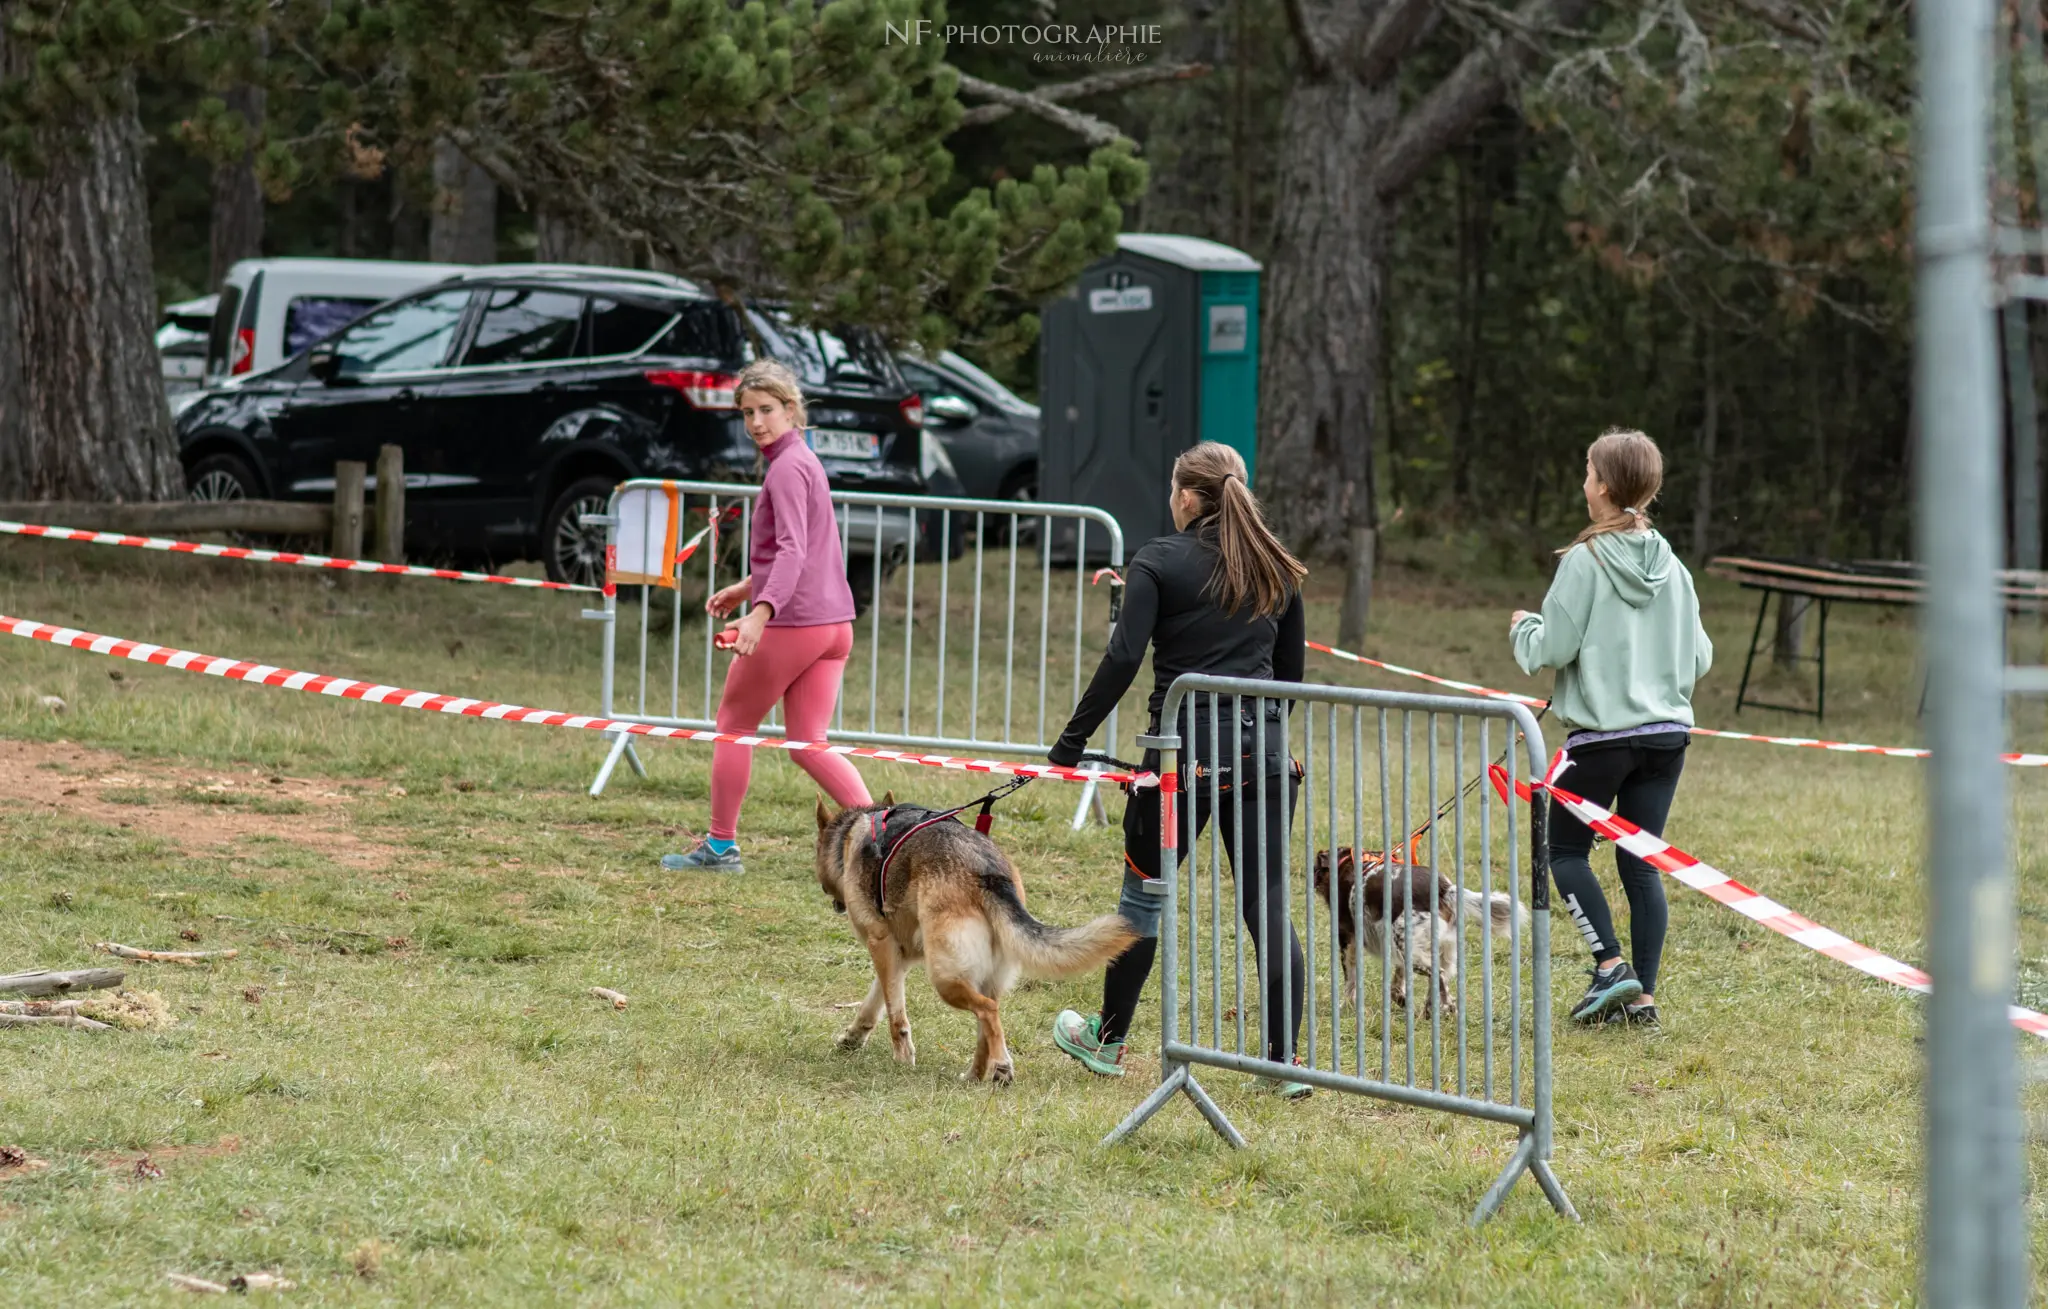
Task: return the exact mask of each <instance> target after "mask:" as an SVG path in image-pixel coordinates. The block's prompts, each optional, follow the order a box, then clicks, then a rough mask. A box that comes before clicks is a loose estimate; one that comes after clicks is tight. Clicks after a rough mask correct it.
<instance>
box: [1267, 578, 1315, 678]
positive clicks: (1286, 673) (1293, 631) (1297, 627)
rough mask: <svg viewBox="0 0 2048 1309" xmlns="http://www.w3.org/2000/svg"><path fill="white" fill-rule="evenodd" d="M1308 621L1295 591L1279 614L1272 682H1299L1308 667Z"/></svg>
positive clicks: (1299, 596)
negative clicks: (1278, 630)
mask: <svg viewBox="0 0 2048 1309" xmlns="http://www.w3.org/2000/svg"><path fill="white" fill-rule="evenodd" d="M1307 642H1308V620H1307V618H1306V617H1304V616H1303V614H1302V611H1301V592H1299V591H1296V592H1295V593H1294V595H1293V597H1292V598H1290V599H1289V600H1288V601H1287V608H1286V609H1285V610H1283V611H1282V612H1281V614H1280V632H1279V635H1278V636H1276V637H1274V639H1273V680H1274V681H1276V682H1299V681H1300V680H1301V679H1302V674H1303V672H1304V671H1305V670H1306V668H1307V665H1308V644H1307Z"/></svg>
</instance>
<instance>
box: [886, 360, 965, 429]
mask: <svg viewBox="0 0 2048 1309" xmlns="http://www.w3.org/2000/svg"><path fill="white" fill-rule="evenodd" d="M896 371H897V372H899V373H902V374H903V380H904V382H905V383H906V384H908V385H909V387H910V389H911V390H913V391H915V392H917V394H918V396H919V397H920V398H922V399H923V400H924V407H925V412H926V413H927V414H932V415H936V416H937V417H940V418H943V419H947V420H950V421H952V422H955V423H964V422H968V421H970V420H971V419H973V418H974V417H976V416H977V415H979V414H980V412H981V406H980V405H978V404H976V403H975V401H974V397H973V396H972V395H971V394H969V393H968V391H967V389H966V388H965V387H963V386H961V385H960V384H959V383H957V382H955V381H953V379H951V378H949V377H947V376H946V375H945V374H944V373H941V372H938V371H937V370H935V369H931V368H926V367H925V366H924V365H923V364H916V363H912V362H910V361H909V360H907V359H898V360H897V361H896ZM933 401H939V402H940V404H941V408H940V409H935V408H934V407H933V403H932V402H933ZM941 409H942V410H943V412H942V411H941Z"/></svg>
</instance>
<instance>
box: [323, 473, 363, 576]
mask: <svg viewBox="0 0 2048 1309" xmlns="http://www.w3.org/2000/svg"><path fill="white" fill-rule="evenodd" d="M363 472H364V468H363V465H362V463H361V461H359V460H354V459H344V460H342V461H341V462H340V463H338V464H336V465H335V466H334V532H333V535H332V537H331V538H330V539H329V541H328V545H327V553H329V554H331V555H333V556H334V557H335V558H337V559H360V558H362V557H363Z"/></svg>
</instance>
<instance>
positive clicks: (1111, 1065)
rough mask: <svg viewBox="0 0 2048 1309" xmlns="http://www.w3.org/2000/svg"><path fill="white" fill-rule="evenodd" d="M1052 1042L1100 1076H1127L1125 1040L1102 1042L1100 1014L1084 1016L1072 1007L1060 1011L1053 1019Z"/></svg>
mask: <svg viewBox="0 0 2048 1309" xmlns="http://www.w3.org/2000/svg"><path fill="white" fill-rule="evenodd" d="M1052 1043H1053V1044H1054V1045H1056V1046H1058V1047H1059V1048H1060V1049H1062V1050H1065V1051H1066V1052H1067V1053H1068V1054H1070V1055H1072V1056H1074V1058H1076V1059H1078V1060H1080V1061H1081V1066H1082V1067H1083V1068H1086V1069H1087V1070H1088V1071H1089V1072H1091V1073H1094V1074H1096V1075H1097V1076H1099V1077H1122V1076H1123V1075H1124V1043H1123V1042H1122V1041H1110V1042H1107V1043H1105V1042H1104V1041H1103V1039H1102V1015H1101V1014H1096V1015H1094V1016H1093V1017H1091V1018H1083V1017H1082V1016H1081V1015H1079V1014H1077V1013H1075V1012H1074V1011H1073V1010H1071V1009H1062V1010H1060V1012H1059V1017H1057V1018H1055V1019H1053V1020H1052Z"/></svg>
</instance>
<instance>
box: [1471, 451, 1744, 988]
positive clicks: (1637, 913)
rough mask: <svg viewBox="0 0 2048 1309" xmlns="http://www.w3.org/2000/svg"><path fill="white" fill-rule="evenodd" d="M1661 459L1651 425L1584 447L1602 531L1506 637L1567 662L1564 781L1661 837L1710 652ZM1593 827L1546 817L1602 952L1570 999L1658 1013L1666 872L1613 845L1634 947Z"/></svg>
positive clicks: (1551, 661) (1573, 548)
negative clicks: (1673, 541)
mask: <svg viewBox="0 0 2048 1309" xmlns="http://www.w3.org/2000/svg"><path fill="white" fill-rule="evenodd" d="M1663 484H1664V457H1663V455H1662V454H1660V453H1659V452H1658V450H1657V444H1656V442H1654V441H1652V440H1651V439H1650V438H1649V437H1647V436H1645V435H1643V434H1642V433H1641V432H1627V431H1612V432H1608V433H1607V434H1606V435H1604V436H1602V437H1601V438H1600V439H1599V440H1597V441H1595V442H1593V445H1592V447H1591V448H1590V449H1588V450H1587V451H1586V487H1585V490H1586V514H1587V516H1588V517H1589V518H1591V519H1592V520H1593V521H1592V525H1591V526H1589V527H1588V528H1586V530H1585V531H1583V532H1580V533H1579V535H1578V538H1577V539H1576V540H1574V541H1573V542H1572V543H1571V545H1569V546H1567V547H1566V548H1565V549H1564V550H1562V551H1560V552H1559V553H1561V554H1562V555H1563V556H1564V557H1563V558H1562V559H1560V560H1559V561H1558V565H1557V576H1556V577H1555V578H1554V579H1552V581H1551V584H1550V594H1549V595H1547V596H1545V597H1544V598H1543V610H1542V612H1541V613H1533V614H1532V613H1529V612H1527V611H1525V610H1519V609H1518V610H1516V611H1515V615H1514V617H1513V618H1512V619H1511V620H1510V626H1509V635H1510V638H1511V639H1512V640H1513V642H1514V648H1515V662H1516V663H1518V664H1520V665H1521V666H1522V671H1523V672H1525V673H1531V674H1533V673H1535V672H1536V671H1537V670H1538V669H1541V668H1554V669H1556V670H1557V683H1556V686H1555V688H1554V690H1553V691H1552V693H1551V698H1550V707H1551V709H1552V710H1554V711H1555V712H1556V714H1557V717H1558V721H1559V722H1561V723H1562V724H1563V725H1564V727H1565V730H1566V732H1567V735H1566V737H1565V742H1564V745H1565V751H1566V754H1567V756H1568V757H1569V758H1570V760H1571V764H1570V767H1569V768H1568V769H1567V771H1566V772H1565V773H1564V775H1563V776H1562V777H1560V778H1559V779H1558V784H1559V785H1560V786H1561V787H1563V788H1564V789H1565V790H1568V791H1571V792H1573V793H1574V794H1576V795H1580V796H1583V797H1585V798H1586V799H1588V800H1591V801H1592V802H1593V803H1595V804H1597V805H1600V806H1602V807H1603V808H1607V809H1611V810H1613V811H1614V812H1615V813H1618V814H1620V815H1621V816H1622V817H1623V818H1626V819H1628V820H1629V821H1630V822H1632V823H1634V824H1636V825H1637V826H1638V827H1640V828H1642V829H1643V830H1644V831H1646V832H1650V833H1652V834H1654V835H1662V834H1663V831H1664V820H1665V818H1666V817H1667V816H1668V815H1669V814H1670V812H1671V798H1672V796H1673V795H1674V794H1676V793H1677V790H1678V775H1679V774H1680V773H1681V772H1682V771H1683V770H1684V768H1685V746H1686V741H1687V740H1688V739H1689V732H1690V729H1691V728H1692V726H1693V717H1692V688H1693V684H1694V683H1695V682H1697V681H1698V680H1699V679H1700V678H1701V677H1702V676H1704V675H1705V674H1706V671H1707V668H1708V666H1709V665H1710V664H1712V662H1713V659H1714V646H1713V643H1712V642H1711V641H1709V640H1708V639H1707V633H1706V630H1705V629H1704V628H1702V627H1701V626H1700V605H1699V597H1698V596H1697V595H1695V594H1694V592H1693V585H1692V574H1690V573H1688V572H1686V570H1685V565H1683V564H1681V563H1679V562H1678V560H1677V558H1676V557H1675V556H1673V555H1672V553H1671V546H1670V544H1669V543H1668V542H1667V541H1665V539H1664V538H1663V537H1662V536H1661V535H1659V534H1658V533H1657V532H1656V531H1655V530H1654V529H1652V528H1651V526H1650V514H1649V506H1650V502H1651V501H1652V500H1655V499H1656V498H1657V492H1658V490H1659V489H1660V488H1661V487H1662V486H1663ZM1592 853H1593V832H1592V829H1590V828H1588V827H1587V826H1586V825H1585V824H1584V823H1582V822H1580V821H1579V820H1578V819H1577V818H1576V817H1574V816H1573V815H1572V814H1570V813H1569V812H1567V811H1566V810H1564V809H1561V808H1555V807H1553V808H1552V809H1551V811H1550V871H1551V875H1552V876H1553V877H1554V878H1556V880H1557V889H1558V892H1559V894H1561V895H1562V896H1563V897H1564V907H1565V910H1566V912H1568V913H1569V914H1571V916H1572V921H1573V923H1574V924H1575V925H1576V926H1577V927H1578V929H1579V934H1580V935H1581V936H1583V937H1585V939H1586V944H1587V945H1588V946H1589V947H1591V949H1592V952H1593V983H1592V985H1591V986H1590V987H1588V988H1587V990H1586V994H1585V997H1584V998H1583V999H1581V1000H1580V1001H1579V1003H1578V1004H1576V1005H1574V1006H1573V1007H1572V1017H1573V1018H1574V1019H1575V1020H1577V1021H1579V1022H1582V1023H1595V1022H1601V1021H1630V1022H1640V1023H1651V1024H1654V1023H1655V1022H1656V1021H1657V999H1656V987H1657V966H1658V963H1659V961H1660V959H1661V957H1662V955H1663V953H1664V926H1665V921H1666V910H1665V906H1664V884H1663V882H1662V880H1661V878H1660V876H1659V874H1658V872H1657V870H1656V869H1654V868H1652V867H1650V865H1648V864H1646V863H1644V862H1643V861H1642V860H1641V859H1638V858H1637V857H1636V856H1634V855H1632V854H1630V853H1628V852H1627V851H1626V850H1621V849H1616V850H1615V852H1614V862H1615V869H1616V871H1617V872H1618V873H1619V874H1620V876H1621V886H1622V890H1623V891H1624V892H1626V893H1627V895H1628V911H1629V955H1630V959H1631V961H1632V964H1633V966H1631V963H1625V962H1623V960H1622V957H1621V945H1620V939H1619V938H1618V937H1617V936H1616V935H1615V931H1614V918H1613V915H1612V914H1611V913H1610V912H1609V911H1608V908H1607V897H1606V896H1605V895H1603V894H1602V893H1601V890H1600V883H1599V881H1598V880H1597V879H1596V878H1595V877H1594V876H1593V865H1592V858H1591V856H1592Z"/></svg>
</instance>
